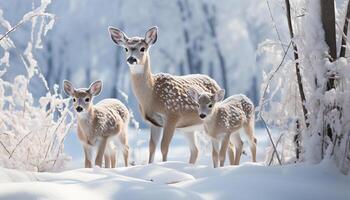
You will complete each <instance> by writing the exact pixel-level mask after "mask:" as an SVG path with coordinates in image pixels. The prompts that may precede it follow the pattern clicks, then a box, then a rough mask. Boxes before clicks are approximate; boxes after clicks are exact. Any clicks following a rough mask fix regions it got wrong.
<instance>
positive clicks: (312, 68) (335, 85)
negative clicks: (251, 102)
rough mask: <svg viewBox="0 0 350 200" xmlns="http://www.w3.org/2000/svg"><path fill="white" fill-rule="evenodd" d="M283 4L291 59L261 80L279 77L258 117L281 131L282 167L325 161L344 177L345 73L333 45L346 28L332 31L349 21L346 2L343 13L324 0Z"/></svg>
mask: <svg viewBox="0 0 350 200" xmlns="http://www.w3.org/2000/svg"><path fill="white" fill-rule="evenodd" d="M285 2H286V8H287V18H288V24H289V31H290V35H291V37H292V38H291V42H290V44H289V46H288V49H287V51H286V52H285V53H284V56H285V55H286V54H287V53H288V50H289V49H291V48H289V47H290V46H292V47H293V51H294V52H293V54H294V59H292V60H288V61H284V59H286V57H284V58H283V60H282V62H281V64H280V66H279V67H278V68H277V70H276V69H275V70H274V71H272V72H271V73H270V74H269V75H268V76H267V77H266V80H267V82H266V84H267V85H269V83H270V80H271V79H272V78H271V77H272V76H275V77H278V78H277V79H275V81H277V82H278V85H277V87H276V88H275V89H274V92H273V93H269V94H270V98H269V100H267V99H266V96H263V100H262V101H261V104H260V106H262V107H264V106H266V105H269V108H268V109H266V107H265V111H267V112H266V113H265V114H264V113H261V114H263V115H265V116H267V118H268V119H269V122H270V123H273V124H275V125H277V127H279V128H280V129H281V130H283V132H282V133H283V138H284V141H285V142H284V147H282V148H283V149H284V152H283V153H282V157H283V158H284V159H283V160H284V161H285V162H292V161H296V160H297V161H306V162H312V163H319V162H321V161H322V160H323V159H330V160H334V162H335V163H336V165H337V166H338V167H339V168H340V170H341V171H342V172H343V173H347V172H348V171H349V169H350V126H349V123H350V113H349V110H348V109H349V108H348V107H349V101H348V99H349V97H350V96H349V95H350V93H349V91H350V79H349V76H348V74H349V70H350V69H349V58H347V57H346V56H344V55H345V53H344V52H343V53H342V55H343V56H341V57H338V56H337V55H338V54H337V46H340V45H337V44H339V43H340V42H341V40H343V38H344V35H346V33H347V30H346V29H347V28H346V29H345V30H346V31H345V30H344V29H339V28H338V29H337V28H336V24H342V23H344V22H346V21H347V20H348V19H347V17H346V15H347V14H346V13H347V10H348V1H346V2H344V5H345V4H346V6H343V8H342V9H337V8H336V6H335V3H334V1H327V0H305V1H298V2H296V1H291V2H289V1H288V0H286V1H285ZM290 3H291V4H290ZM291 7H292V9H291ZM344 8H345V9H344ZM292 10H293V11H294V12H293V13H291V11H292ZM341 10H343V12H341ZM344 10H345V11H344ZM336 11H337V12H336ZM338 11H339V12H338ZM336 14H338V15H336ZM344 19H345V20H344ZM344 27H347V25H346V23H344ZM343 30H344V32H343ZM337 35H340V37H337ZM341 43H342V45H341V47H340V49H339V50H340V51H345V50H346V49H349V46H348V45H347V42H344V41H342V42H341ZM341 49H343V50H341ZM344 49H345V50H344ZM273 52H274V53H278V52H281V51H273ZM339 55H340V54H339ZM283 62H284V63H285V64H283ZM293 65H294V67H292V66H293ZM281 80H283V81H281ZM266 87H268V86H266ZM266 87H263V88H266ZM264 91H266V90H264ZM293 99H294V100H293ZM295 148H297V150H295ZM299 154H301V155H299ZM296 158H297V159H296Z"/></svg>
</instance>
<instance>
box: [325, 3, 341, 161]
mask: <svg viewBox="0 0 350 200" xmlns="http://www.w3.org/2000/svg"><path fill="white" fill-rule="evenodd" d="M334 8H335V7H334V0H321V20H322V26H323V29H324V32H325V41H326V43H327V45H328V47H329V50H328V51H329V60H330V61H331V62H333V61H335V60H336V59H337V49H336V32H335V11H334ZM327 78H328V81H327V87H326V91H329V90H332V89H334V88H335V87H336V86H335V79H336V74H331V75H329V77H327ZM326 109H327V110H326V112H330V111H331V110H333V109H337V110H338V111H339V110H340V108H339V106H336V105H328V106H327V108H326ZM325 127H326V134H327V136H328V137H329V139H330V140H331V142H334V138H333V137H334V135H335V134H334V133H333V129H332V128H331V125H330V124H329V122H326V124H325ZM324 137H325V134H324V132H323V138H324ZM325 141H326V140H325V139H323V143H322V144H323V147H324V148H322V151H323V152H322V157H323V156H324V152H325V149H326V148H327V145H324V144H325Z"/></svg>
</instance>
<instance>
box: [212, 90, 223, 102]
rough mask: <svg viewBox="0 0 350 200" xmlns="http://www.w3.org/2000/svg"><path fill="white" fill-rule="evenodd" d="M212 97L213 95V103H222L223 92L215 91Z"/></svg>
mask: <svg viewBox="0 0 350 200" xmlns="http://www.w3.org/2000/svg"><path fill="white" fill-rule="evenodd" d="M214 95H215V96H214V100H215V102H219V101H222V100H223V99H224V97H225V90H224V89H221V90H219V91H217V92H216V93H215V94H214Z"/></svg>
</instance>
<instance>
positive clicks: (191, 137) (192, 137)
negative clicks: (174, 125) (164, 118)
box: [185, 131, 198, 164]
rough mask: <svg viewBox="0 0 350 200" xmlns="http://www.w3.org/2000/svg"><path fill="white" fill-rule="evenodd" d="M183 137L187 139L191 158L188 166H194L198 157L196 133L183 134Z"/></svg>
mask: <svg viewBox="0 0 350 200" xmlns="http://www.w3.org/2000/svg"><path fill="white" fill-rule="evenodd" d="M185 137H186V138H187V141H188V143H189V147H190V151H191V156H190V160H189V163H190V164H195V163H196V161H197V157H198V148H197V141H196V132H195V131H193V132H187V133H185Z"/></svg>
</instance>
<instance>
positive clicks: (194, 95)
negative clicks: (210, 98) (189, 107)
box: [187, 87, 199, 103]
mask: <svg viewBox="0 0 350 200" xmlns="http://www.w3.org/2000/svg"><path fill="white" fill-rule="evenodd" d="M187 93H188V96H189V97H190V98H191V99H192V100H193V101H194V102H196V103H197V102H198V98H199V94H198V92H197V90H196V89H194V88H191V87H190V88H188V92H187Z"/></svg>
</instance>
